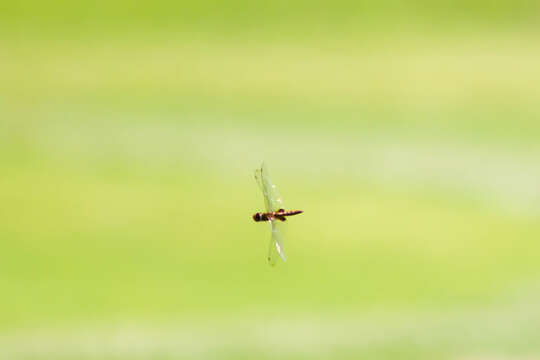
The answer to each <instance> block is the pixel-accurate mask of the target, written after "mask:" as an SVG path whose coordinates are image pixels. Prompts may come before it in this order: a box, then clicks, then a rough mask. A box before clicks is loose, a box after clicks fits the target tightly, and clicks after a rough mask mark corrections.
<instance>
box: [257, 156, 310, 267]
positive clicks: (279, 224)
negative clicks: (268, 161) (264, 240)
mask: <svg viewBox="0 0 540 360" xmlns="http://www.w3.org/2000/svg"><path fill="white" fill-rule="evenodd" d="M255 181H256V182H257V184H258V185H259V188H260V189H261V191H262V193H263V197H264V207H265V209H266V211H265V212H257V213H255V214H254V215H253V220H255V221H256V222H262V221H265V222H268V223H269V224H270V230H271V232H272V237H271V239H270V245H269V247H268V263H269V264H270V265H271V266H274V265H275V264H276V262H277V259H278V258H281V259H282V260H283V261H287V258H286V256H285V251H284V249H283V246H284V243H285V238H284V236H283V225H284V223H285V221H286V220H287V217H289V216H293V215H297V214H301V213H303V211H302V210H288V211H287V210H285V206H284V205H283V200H282V198H281V195H280V194H279V192H278V191H277V189H276V186H275V185H274V184H272V182H271V181H270V177H269V176H268V169H267V168H266V165H265V164H264V163H263V164H262V165H261V167H260V168H258V169H257V170H255Z"/></svg>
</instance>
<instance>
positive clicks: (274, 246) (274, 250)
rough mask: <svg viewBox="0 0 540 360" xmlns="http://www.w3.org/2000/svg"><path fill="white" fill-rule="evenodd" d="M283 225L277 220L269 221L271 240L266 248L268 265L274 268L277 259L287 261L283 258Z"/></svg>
mask: <svg viewBox="0 0 540 360" xmlns="http://www.w3.org/2000/svg"><path fill="white" fill-rule="evenodd" d="M283 226H284V223H283V222H281V221H279V220H273V221H270V228H271V230H272V238H271V239H270V245H269V247H268V263H269V264H270V265H272V266H274V265H275V264H276V262H277V259H278V258H279V257H281V259H282V260H283V261H287V258H286V256H285V250H284V249H283V246H284V245H285V237H284V236H283V229H282V228H283Z"/></svg>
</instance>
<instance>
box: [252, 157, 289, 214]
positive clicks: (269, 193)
mask: <svg viewBox="0 0 540 360" xmlns="http://www.w3.org/2000/svg"><path fill="white" fill-rule="evenodd" d="M255 180H257V184H259V187H260V188H261V190H262V192H263V196H264V205H265V207H266V211H267V212H272V211H277V210H279V209H284V208H285V207H284V206H283V200H282V198H281V195H280V194H279V192H278V191H277V189H276V186H275V185H274V184H272V181H270V176H269V174H268V169H267V168H266V164H265V163H262V165H261V168H260V169H257V170H255Z"/></svg>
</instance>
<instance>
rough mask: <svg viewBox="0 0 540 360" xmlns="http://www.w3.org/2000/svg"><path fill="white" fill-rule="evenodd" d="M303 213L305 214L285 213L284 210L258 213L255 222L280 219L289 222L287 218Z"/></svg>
mask: <svg viewBox="0 0 540 360" xmlns="http://www.w3.org/2000/svg"><path fill="white" fill-rule="evenodd" d="M301 213H303V211H302V210H289V211H285V210H284V209H279V210H278V211H273V212H267V213H262V212H258V213H255V214H254V215H253V220H255V221H270V220H274V219H278V220H281V221H285V220H287V219H286V218H285V217H286V216H293V215H297V214H301Z"/></svg>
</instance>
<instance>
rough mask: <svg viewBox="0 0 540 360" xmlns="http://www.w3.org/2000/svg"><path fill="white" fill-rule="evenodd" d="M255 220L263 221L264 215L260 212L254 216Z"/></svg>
mask: <svg viewBox="0 0 540 360" xmlns="http://www.w3.org/2000/svg"><path fill="white" fill-rule="evenodd" d="M253 220H255V221H262V214H261V213H260V212H258V213H255V214H254V215H253Z"/></svg>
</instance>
